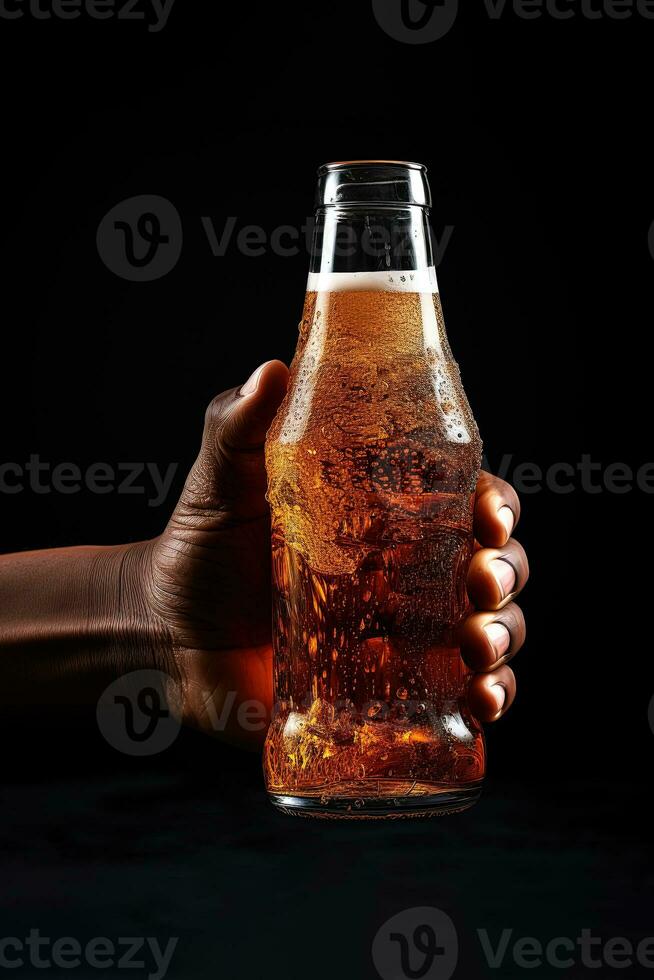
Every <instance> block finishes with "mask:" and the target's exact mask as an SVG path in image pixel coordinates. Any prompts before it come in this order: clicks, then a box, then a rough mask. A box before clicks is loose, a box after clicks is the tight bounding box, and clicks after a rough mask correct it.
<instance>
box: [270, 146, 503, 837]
mask: <svg viewBox="0 0 654 980" xmlns="http://www.w3.org/2000/svg"><path fill="white" fill-rule="evenodd" d="M429 206H430V193H429V186H428V183H427V178H426V170H425V168H424V167H422V166H420V165H418V164H413V163H398V162H392V161H355V162H350V163H337V164H328V165H327V166H324V167H322V168H321V169H320V171H319V182H318V210H317V216H316V226H315V233H314V239H313V247H312V256H311V271H310V273H309V281H308V286H307V293H306V299H305V304H304V313H303V317H302V322H301V324H300V336H299V340H298V346H297V351H296V354H295V357H294V360H293V364H292V367H291V376H290V383H289V388H288V393H287V395H286V398H285V400H284V402H283V404H282V405H281V407H280V409H279V412H278V414H277V416H276V418H275V420H274V422H273V424H272V426H271V429H270V431H269V433H268V438H267V443H266V465H267V471H268V498H269V501H270V506H271V512H272V563H273V642H274V691H275V694H274V696H275V707H274V711H273V721H272V724H271V727H270V730H269V732H268V737H267V741H266V746H265V751H264V769H265V776H266V785H267V788H268V792H269V794H270V797H271V800H272V802H273V803H274V804H275V805H276V806H278V807H280V808H281V809H283V810H285V811H286V812H289V813H298V814H302V815H305V816H319V817H331V818H334V817H345V818H374V817H402V816H431V815H434V814H440V813H446V812H449V811H454V810H461V809H464V808H466V807H468V806H470V805H471V804H472V803H474V801H475V800H476V799H477V797H478V795H479V793H480V789H481V783H482V779H483V775H484V766H485V750H484V740H483V734H482V732H481V729H480V726H479V725H478V723H477V722H476V721H475V720H474V719H473V718H472V717H471V715H470V713H469V711H468V708H467V704H466V689H467V682H468V672H467V670H466V669H465V667H464V665H463V663H462V661H461V657H460V653H459V647H458V643H457V627H458V626H459V624H460V622H461V620H462V618H463V617H464V615H465V614H466V611H467V607H468V597H467V592H466V574H467V569H468V564H469V561H470V557H471V553H472V546H473V535H472V517H473V503H474V493H475V487H476V482H477V477H478V473H479V467H480V461H481V442H480V439H479V433H478V431H477V426H476V424H475V420H474V418H473V416H472V413H471V410H470V407H469V405H468V401H467V399H466V396H465V393H464V391H463V387H462V385H461V379H460V375H459V370H458V367H457V365H456V362H455V361H454V359H453V357H452V353H451V351H450V347H449V344H448V340H447V336H446V333H445V326H444V322H443V314H442V310H441V303H440V297H439V293H438V285H437V281H436V274H435V270H434V266H433V259H432V252H431V244H430V236H429V228H428V212H429Z"/></svg>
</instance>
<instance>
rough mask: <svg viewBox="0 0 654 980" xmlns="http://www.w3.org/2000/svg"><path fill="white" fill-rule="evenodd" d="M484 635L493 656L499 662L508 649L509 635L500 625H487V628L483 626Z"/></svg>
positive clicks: (504, 627)
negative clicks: (489, 643)
mask: <svg viewBox="0 0 654 980" xmlns="http://www.w3.org/2000/svg"><path fill="white" fill-rule="evenodd" d="M484 633H485V634H486V636H487V637H488V639H489V640H490V642H491V646H492V648H493V650H494V651H495V656H496V657H497V659H498V660H499V659H500V657H503V656H504V654H505V653H506V651H507V650H508V649H509V646H510V644H511V634H510V633H509V631H508V629H507V628H506V626H504V625H503V624H502V623H489V624H488V626H484Z"/></svg>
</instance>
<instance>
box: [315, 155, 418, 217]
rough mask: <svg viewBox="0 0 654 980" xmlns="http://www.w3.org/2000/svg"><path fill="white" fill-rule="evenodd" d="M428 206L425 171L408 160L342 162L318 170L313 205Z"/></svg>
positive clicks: (321, 206) (328, 164)
mask: <svg viewBox="0 0 654 980" xmlns="http://www.w3.org/2000/svg"><path fill="white" fill-rule="evenodd" d="M366 204H368V205H377V206H380V207H393V206H396V207H397V206H399V207H402V206H404V207H406V206H410V205H415V206H417V207H423V208H428V207H431V193H430V190H429V183H428V181H427V168H426V167H425V166H423V164H421V163H411V162H409V161H407V160H342V161H338V162H336V163H325V164H323V165H322V166H321V167H319V168H318V189H317V194H316V206H317V207H319V208H323V207H330V206H334V205H339V206H344V207H347V206H348V205H349V206H359V207H361V206H362V205H366Z"/></svg>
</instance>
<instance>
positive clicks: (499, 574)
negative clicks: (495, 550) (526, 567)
mask: <svg viewBox="0 0 654 980" xmlns="http://www.w3.org/2000/svg"><path fill="white" fill-rule="evenodd" d="M490 570H491V572H492V573H493V576H494V578H495V581H496V582H497V584H498V585H499V587H500V590H501V592H502V598H503V599H505V598H506V597H507V596H508V595H510V594H511V592H513V590H514V588H515V572H514V571H513V568H512V567H511V565H509V563H508V561H504V559H503V558H495V559H494V560H493V561H492V562H491V563H490Z"/></svg>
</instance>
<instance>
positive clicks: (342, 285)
mask: <svg viewBox="0 0 654 980" xmlns="http://www.w3.org/2000/svg"><path fill="white" fill-rule="evenodd" d="M353 291H354V292H364V291H365V292H377V291H379V292H387V293H437V292H438V281H437V279H436V269H435V268H434V267H433V265H432V266H430V267H429V268H428V269H412V270H405V271H403V272H397V271H395V270H393V271H390V270H388V271H384V272H310V273H309V279H308V282H307V292H309V293H341V292H353Z"/></svg>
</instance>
